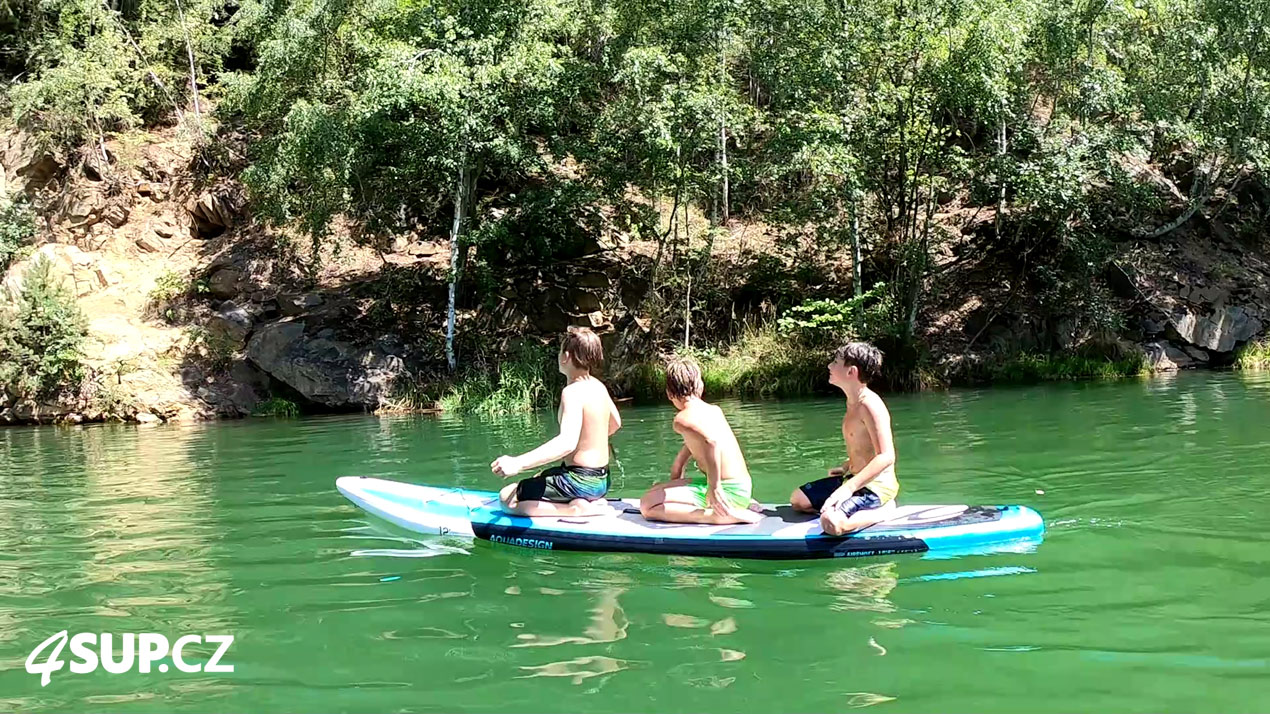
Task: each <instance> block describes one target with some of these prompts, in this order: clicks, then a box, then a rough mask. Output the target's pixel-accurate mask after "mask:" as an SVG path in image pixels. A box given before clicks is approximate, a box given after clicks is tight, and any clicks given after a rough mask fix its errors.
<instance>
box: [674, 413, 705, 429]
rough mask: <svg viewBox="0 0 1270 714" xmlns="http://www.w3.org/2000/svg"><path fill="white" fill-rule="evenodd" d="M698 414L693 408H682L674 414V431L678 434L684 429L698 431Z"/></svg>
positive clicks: (699, 427)
mask: <svg viewBox="0 0 1270 714" xmlns="http://www.w3.org/2000/svg"><path fill="white" fill-rule="evenodd" d="M700 430H701V425H700V415H698V414H697V413H696V410H694V409H684V410H683V411H681V412H679V413H678V414H676V415H675V431H677V432H679V433H680V434H682V433H684V432H685V431H700Z"/></svg>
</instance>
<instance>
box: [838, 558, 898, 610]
mask: <svg viewBox="0 0 1270 714" xmlns="http://www.w3.org/2000/svg"><path fill="white" fill-rule="evenodd" d="M898 583H899V575H898V573H897V570H896V565H895V563H894V562H893V561H888V562H884V563H872V564H869V565H864V566H860V567H855V568H842V569H839V570H835V571H833V572H831V573H829V575H828V577H827V578H826V579H825V584H826V585H827V586H828V587H829V588H830V589H831V590H833V591H834V592H835V595H834V597H833V602H832V603H831V604H830V605H829V607H830V609H832V610H835V611H837V612H849V611H865V612H879V613H890V612H895V604H894V603H893V602H891V600H890V599H889V597H888V596H889V595H890V594H891V591H892V590H894V589H895V586H896V585H897V584H898Z"/></svg>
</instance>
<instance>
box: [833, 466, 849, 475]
mask: <svg viewBox="0 0 1270 714" xmlns="http://www.w3.org/2000/svg"><path fill="white" fill-rule="evenodd" d="M846 473H847V470H846V469H844V468H842V467H841V466H835V467H833V468H831V469H829V475H830V476H842V475H844V474H846Z"/></svg>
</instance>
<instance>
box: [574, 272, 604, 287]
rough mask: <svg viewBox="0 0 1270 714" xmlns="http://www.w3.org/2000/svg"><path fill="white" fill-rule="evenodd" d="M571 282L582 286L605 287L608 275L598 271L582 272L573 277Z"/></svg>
mask: <svg viewBox="0 0 1270 714" xmlns="http://www.w3.org/2000/svg"><path fill="white" fill-rule="evenodd" d="M573 284H574V285H577V286H579V287H584V288H607V287H608V286H609V276H607V275H605V274H604V273H599V272H590V273H583V274H581V275H579V276H578V277H576V278H574V279H573Z"/></svg>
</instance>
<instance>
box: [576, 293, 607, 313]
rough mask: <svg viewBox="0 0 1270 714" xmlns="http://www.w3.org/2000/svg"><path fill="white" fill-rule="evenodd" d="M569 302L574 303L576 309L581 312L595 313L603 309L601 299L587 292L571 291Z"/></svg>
mask: <svg viewBox="0 0 1270 714" xmlns="http://www.w3.org/2000/svg"><path fill="white" fill-rule="evenodd" d="M569 302H571V303H573V305H574V307H575V309H577V310H578V311H579V312H595V311H596V310H599V309H601V307H602V305H600V298H599V297H598V296H596V295H594V294H593V293H589V292H587V291H585V290H571V291H570V292H569Z"/></svg>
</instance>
